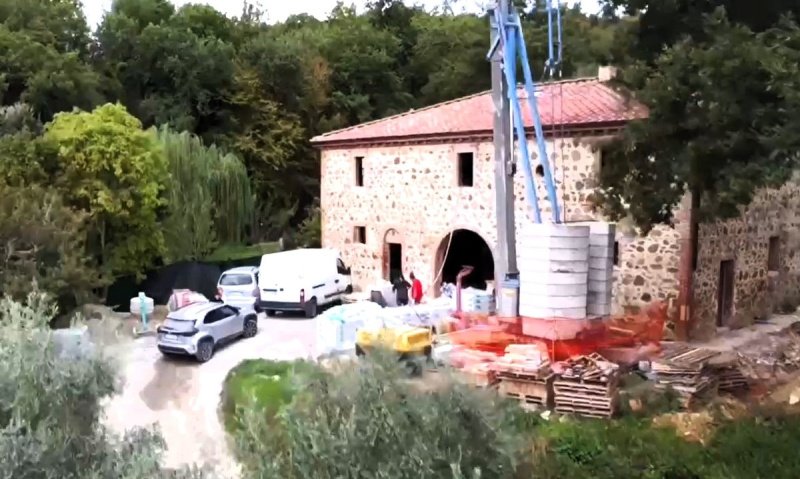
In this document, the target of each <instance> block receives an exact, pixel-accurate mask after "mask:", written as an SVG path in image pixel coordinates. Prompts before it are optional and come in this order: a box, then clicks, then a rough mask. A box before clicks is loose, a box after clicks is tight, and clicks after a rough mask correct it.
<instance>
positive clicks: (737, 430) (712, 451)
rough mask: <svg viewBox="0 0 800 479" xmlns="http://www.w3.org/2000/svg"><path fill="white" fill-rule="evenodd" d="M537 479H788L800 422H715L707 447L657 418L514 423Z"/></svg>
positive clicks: (790, 418) (794, 465)
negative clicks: (527, 442) (658, 424)
mask: <svg viewBox="0 0 800 479" xmlns="http://www.w3.org/2000/svg"><path fill="white" fill-rule="evenodd" d="M516 425H517V427H518V428H520V429H521V430H522V431H523V433H524V434H526V435H527V436H528V437H529V438H531V441H532V444H533V447H532V449H533V451H534V453H533V455H532V460H533V468H534V470H535V471H536V477H537V478H539V479H561V478H569V479H583V478H586V479H589V478H592V479H616V478H623V477H624V478H626V479H701V478H702V479H706V478H708V479H757V478H770V479H778V478H780V479H783V478H786V479H789V478H795V477H798V476H797V471H798V470H800V455H798V454H797V445H798V444H800V416H797V415H786V414H784V415H780V416H771V417H765V416H756V417H747V418H740V419H735V420H729V419H721V418H717V419H716V420H715V425H714V430H713V435H712V437H711V440H710V441H709V442H708V443H707V445H705V446H703V445H702V444H700V443H698V442H693V441H689V440H687V439H685V438H683V437H681V436H680V435H679V434H678V433H677V432H676V430H675V429H674V428H673V427H668V426H662V427H656V426H654V425H653V422H652V418H637V417H628V418H623V419H618V420H613V421H605V420H580V419H562V420H553V419H552V418H551V420H543V419H541V418H540V417H538V416H536V415H528V417H527V418H522V417H521V418H520V420H519V421H517V422H516Z"/></svg>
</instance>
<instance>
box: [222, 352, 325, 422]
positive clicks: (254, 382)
mask: <svg viewBox="0 0 800 479" xmlns="http://www.w3.org/2000/svg"><path fill="white" fill-rule="evenodd" d="M312 368H313V366H311V365H310V364H309V363H304V362H301V361H297V362H286V361H268V360H265V359H249V360H247V361H244V362H242V363H241V364H239V365H238V366H236V367H235V368H233V369H232V370H231V371H230V372H229V373H228V376H227V377H226V378H225V385H224V386H223V396H222V412H223V416H224V419H225V427H226V429H227V430H228V431H229V432H233V433H236V432H237V431H239V430H242V429H244V428H245V427H246V423H245V422H244V421H243V420H242V417H241V413H242V411H246V410H249V409H254V410H258V411H260V413H261V414H263V415H264V416H265V418H266V419H268V420H271V418H272V417H274V416H275V414H277V412H278V410H279V409H280V408H281V407H282V406H284V405H286V404H288V403H289V402H290V401H291V400H292V398H293V397H294V393H295V392H296V390H297V373H298V372H301V371H309V370H311V369H312Z"/></svg>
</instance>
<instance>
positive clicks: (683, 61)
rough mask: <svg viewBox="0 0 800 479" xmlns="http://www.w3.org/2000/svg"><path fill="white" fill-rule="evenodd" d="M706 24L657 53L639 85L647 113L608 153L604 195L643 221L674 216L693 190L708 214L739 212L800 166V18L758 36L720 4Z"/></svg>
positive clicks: (617, 211)
mask: <svg viewBox="0 0 800 479" xmlns="http://www.w3.org/2000/svg"><path fill="white" fill-rule="evenodd" d="M705 28H706V39H705V40H704V41H697V40H692V39H690V38H687V39H685V40H683V41H681V42H679V43H678V44H676V45H675V46H673V47H671V48H669V49H667V50H666V51H665V52H664V53H663V54H662V55H661V56H659V58H658V59H657V60H656V62H655V69H654V70H653V73H652V74H651V75H650V76H649V77H647V79H646V81H645V83H644V86H643V88H642V89H641V90H640V91H639V92H638V98H639V99H640V100H641V101H643V102H644V103H645V104H646V105H647V107H648V108H649V110H650V114H649V118H648V119H647V120H646V121H641V122H635V123H634V124H632V125H630V127H629V128H628V130H627V132H626V135H625V137H624V139H623V140H622V141H621V142H620V143H618V144H617V145H615V146H614V147H612V148H610V149H609V151H607V152H606V153H607V155H608V158H607V159H606V161H604V164H605V165H606V167H605V168H604V170H603V172H602V174H601V183H602V186H603V193H602V195H601V196H600V199H601V200H602V201H603V202H604V204H605V205H606V206H608V207H609V209H610V210H611V211H612V212H613V213H614V215H615V216H616V217H620V216H623V215H626V214H630V215H631V216H632V217H633V219H634V220H635V221H636V223H637V224H639V225H640V226H641V227H643V228H645V229H647V228H649V227H650V225H652V224H653V223H658V222H666V221H669V220H670V218H671V211H672V207H674V206H675V205H676V204H677V203H678V202H679V201H680V199H681V198H682V196H683V194H684V192H686V191H690V192H693V193H694V194H695V195H696V196H695V197H696V199H698V200H699V203H700V206H699V214H700V218H701V219H711V218H720V217H723V218H724V217H730V216H733V215H736V214H737V213H738V212H739V208H740V207H741V206H743V205H747V204H748V203H749V202H750V200H751V199H752V197H753V194H754V193H755V192H756V191H757V190H758V189H759V188H762V187H765V186H775V185H779V184H781V183H783V182H785V181H786V180H787V179H788V178H789V177H790V176H791V174H792V172H793V171H794V169H795V168H797V167H798V166H799V165H798V163H799V162H798V154H797V151H798V149H800V135H798V133H797V131H798V130H797V127H798V125H799V123H798V118H799V117H800V116H799V115H800V113H799V112H800V103H798V101H800V96H799V95H798V91H799V89H800V85H799V84H798V79H797V76H796V75H795V74H794V73H793V72H794V70H795V65H796V64H797V62H798V60H799V59H800V30H798V27H797V25H795V24H794V23H790V22H788V21H787V22H784V23H782V24H780V25H779V26H776V27H775V28H773V29H770V30H767V31H765V32H762V33H759V34H754V33H753V32H752V31H751V30H750V29H748V28H747V27H745V26H741V25H734V24H731V23H730V22H729V21H728V20H727V18H726V16H725V13H724V11H723V10H718V11H717V12H716V13H715V14H714V15H712V16H710V17H708V18H707V22H706V26H705Z"/></svg>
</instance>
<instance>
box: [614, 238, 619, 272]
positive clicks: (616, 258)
mask: <svg viewBox="0 0 800 479" xmlns="http://www.w3.org/2000/svg"><path fill="white" fill-rule="evenodd" d="M614 266H619V241H614Z"/></svg>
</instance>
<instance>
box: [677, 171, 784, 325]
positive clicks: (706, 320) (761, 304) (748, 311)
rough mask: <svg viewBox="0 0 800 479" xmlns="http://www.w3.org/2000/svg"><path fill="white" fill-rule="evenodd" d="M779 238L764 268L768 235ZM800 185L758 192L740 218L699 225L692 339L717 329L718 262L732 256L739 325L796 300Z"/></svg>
mask: <svg viewBox="0 0 800 479" xmlns="http://www.w3.org/2000/svg"><path fill="white" fill-rule="evenodd" d="M771 237H777V238H778V241H777V243H778V254H777V256H776V257H777V258H778V264H777V267H776V268H775V270H774V271H770V270H769V269H770V268H768V256H769V249H770V238H771ZM798 247H800V185H798V184H797V183H795V182H790V183H787V184H786V185H784V186H783V187H782V188H779V189H768V190H763V191H761V192H759V193H758V194H757V195H756V196H755V198H754V199H753V201H752V203H751V204H750V206H749V207H748V208H746V209H745V210H744V212H743V214H742V216H740V217H739V218H736V219H731V220H727V221H717V222H714V223H708V224H701V225H700V226H699V234H698V257H697V268H696V270H695V272H694V311H693V321H692V324H693V331H692V338H697V339H706V338H710V337H712V336H713V335H714V334H715V333H716V329H717V326H718V325H717V306H718V293H719V275H720V263H721V262H722V261H725V260H733V264H734V272H735V276H734V287H733V315H732V317H731V320H730V322H729V323H728V324H725V325H722V326H726V327H730V328H738V327H743V326H747V325H750V324H752V323H753V321H754V320H755V319H756V318H763V317H766V316H768V315H769V314H771V313H773V312H775V311H777V310H780V309H781V308H782V307H784V306H795V307H796V306H797V304H798V302H800V254H798Z"/></svg>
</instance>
